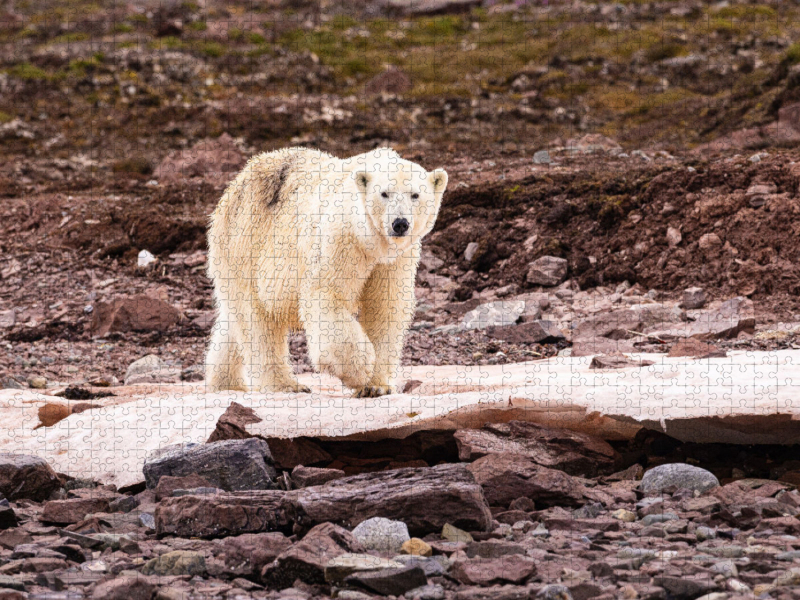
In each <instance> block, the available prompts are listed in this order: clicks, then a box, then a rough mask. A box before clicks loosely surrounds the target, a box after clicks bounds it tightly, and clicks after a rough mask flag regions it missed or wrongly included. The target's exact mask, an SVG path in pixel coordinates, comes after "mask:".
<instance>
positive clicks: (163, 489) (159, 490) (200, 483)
mask: <svg viewBox="0 0 800 600" xmlns="http://www.w3.org/2000/svg"><path fill="white" fill-rule="evenodd" d="M199 487H213V486H212V485H211V484H210V483H209V482H208V480H207V479H206V478H205V477H200V475H194V474H192V475H186V476H184V477H173V476H171V475H164V476H163V477H161V478H160V479H159V480H158V485H156V489H155V493H156V500H157V501H160V500H163V499H164V498H169V497H171V496H172V492H174V491H175V490H191V489H194V488H199Z"/></svg>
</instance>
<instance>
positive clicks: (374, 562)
mask: <svg viewBox="0 0 800 600" xmlns="http://www.w3.org/2000/svg"><path fill="white" fill-rule="evenodd" d="M404 566H405V565H403V563H400V562H397V561H394V560H389V559H386V558H380V557H378V556H372V555H371V554H350V553H348V554H342V555H340V556H337V557H335V558H332V559H331V560H329V561H328V564H326V565H325V581H326V582H328V583H330V584H332V585H341V584H342V582H344V580H345V579H346V578H347V577H349V576H350V575H352V574H353V573H363V572H369V571H380V570H382V569H401V568H403V567H404Z"/></svg>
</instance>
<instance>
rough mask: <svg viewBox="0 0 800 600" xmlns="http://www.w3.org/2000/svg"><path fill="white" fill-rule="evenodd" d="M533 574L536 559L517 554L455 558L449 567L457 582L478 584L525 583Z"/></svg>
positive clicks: (534, 572)
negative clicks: (498, 556)
mask: <svg viewBox="0 0 800 600" xmlns="http://www.w3.org/2000/svg"><path fill="white" fill-rule="evenodd" d="M535 574H536V561H535V560H533V559H532V558H528V557H527V556H522V555H519V554H513V555H509V556H502V557H500V558H471V559H467V560H457V561H455V562H454V563H453V565H452V567H451V568H450V575H451V576H452V577H454V578H456V579H457V580H458V581H459V582H461V583H463V584H466V585H480V586H486V585H494V584H498V583H516V584H520V583H525V582H526V581H528V579H530V578H531V577H532V576H533V575H535Z"/></svg>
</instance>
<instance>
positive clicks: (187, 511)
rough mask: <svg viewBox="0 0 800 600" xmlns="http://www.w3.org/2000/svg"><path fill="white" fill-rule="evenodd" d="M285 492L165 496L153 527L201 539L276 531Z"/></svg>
mask: <svg viewBox="0 0 800 600" xmlns="http://www.w3.org/2000/svg"><path fill="white" fill-rule="evenodd" d="M309 489H314V488H309ZM284 495H285V492H281V491H276V490H251V491H248V492H240V493H236V492H234V493H223V494H215V495H213V496H182V497H179V498H166V499H164V500H162V501H161V503H160V504H159V505H158V507H157V508H156V511H155V518H154V527H152V528H153V529H155V531H156V533H157V534H158V535H159V536H162V535H175V536H179V537H204V538H212V537H225V536H229V535H241V534H244V533H262V532H267V531H278V530H280V529H283V528H284V527H285V526H286V525H287V521H286V520H285V517H284V513H283V509H282V508H281V503H282V501H283V500H284ZM290 583H291V582H290Z"/></svg>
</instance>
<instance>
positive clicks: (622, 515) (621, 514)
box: [611, 508, 636, 523]
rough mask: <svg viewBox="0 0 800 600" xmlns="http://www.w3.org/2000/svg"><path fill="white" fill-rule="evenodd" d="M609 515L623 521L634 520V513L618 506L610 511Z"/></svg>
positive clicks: (629, 521) (631, 521) (630, 521)
mask: <svg viewBox="0 0 800 600" xmlns="http://www.w3.org/2000/svg"><path fill="white" fill-rule="evenodd" d="M611 516H612V517H613V518H615V519H618V520H620V521H622V522H623V523H633V522H634V521H635V520H636V513H634V512H631V511H629V510H626V509H624V508H618V509H617V510H615V511H614V512H612V513H611Z"/></svg>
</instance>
